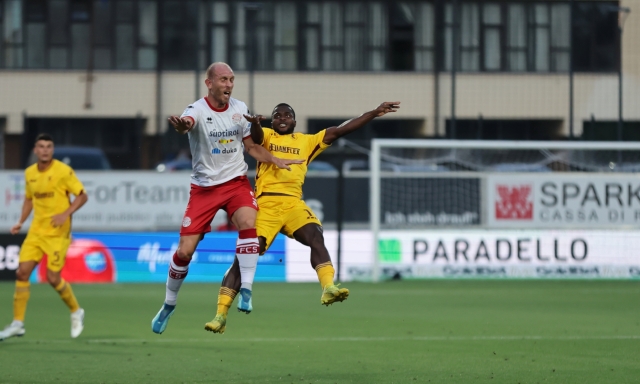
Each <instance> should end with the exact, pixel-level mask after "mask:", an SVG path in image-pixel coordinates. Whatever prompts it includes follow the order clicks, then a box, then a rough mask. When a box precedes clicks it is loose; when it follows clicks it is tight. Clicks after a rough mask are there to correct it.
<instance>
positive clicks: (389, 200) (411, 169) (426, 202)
mask: <svg viewBox="0 0 640 384" xmlns="http://www.w3.org/2000/svg"><path fill="white" fill-rule="evenodd" d="M369 167H370V172H371V173H370V190H369V199H370V200H369V203H370V228H371V232H372V235H373V244H372V253H373V255H372V257H373V260H372V270H371V279H372V280H373V281H374V282H377V281H380V280H381V279H383V278H389V276H388V273H387V276H385V273H386V272H385V273H383V266H384V265H386V264H387V263H386V262H387V261H389V260H392V259H393V260H396V261H397V259H398V258H400V257H401V256H399V255H398V254H397V252H399V251H397V250H395V251H394V250H393V249H391V248H393V244H389V243H388V242H386V243H385V244H383V247H384V248H385V249H382V250H381V248H380V247H381V233H391V232H393V231H395V232H394V233H401V232H402V231H414V232H415V231H423V230H424V231H425V233H426V232H429V231H439V230H443V229H448V230H450V231H454V232H455V231H458V230H494V231H495V230H496V229H497V230H500V229H501V228H502V229H531V230H542V229H545V230H549V229H558V230H570V229H575V228H583V229H612V228H613V229H618V228H630V227H633V228H640V222H639V223H638V224H636V223H635V222H623V223H621V225H620V226H618V225H610V224H607V223H605V222H604V221H600V222H578V221H575V222H568V221H563V222H557V223H551V224H544V225H543V224H541V222H540V220H538V219H537V218H536V217H533V216H532V215H534V214H538V212H537V211H536V212H533V210H532V209H533V208H531V204H532V203H531V201H527V200H526V199H527V197H523V196H524V195H523V194H527V193H529V192H531V191H529V192H528V191H527V190H526V189H524V190H522V191H519V190H517V189H513V188H515V187H511V188H512V189H508V188H507V189H505V190H500V191H498V189H497V188H498V185H502V184H505V183H506V184H509V182H511V181H513V180H515V181H517V182H520V184H523V185H524V184H526V183H525V182H530V181H531V180H533V181H531V183H534V184H535V183H537V181H536V180H538V179H540V180H547V181H548V180H551V182H553V181H554V180H560V181H561V180H565V179H566V180H574V179H575V180H576V181H575V182H572V184H570V185H569V187H567V188H569V189H568V192H567V191H565V192H564V193H565V195H566V196H565V199H568V198H573V195H575V194H577V193H584V191H586V190H587V188H586V187H583V184H584V183H587V182H588V181H589V180H591V179H594V180H596V181H598V180H600V181H601V183H600V184H601V185H602V186H603V187H602V188H607V190H606V194H607V196H606V197H607V199H609V198H610V196H609V193H610V192H611V193H612V194H614V193H618V199H619V201H621V202H622V200H623V199H622V197H620V196H622V195H620V194H622V193H626V192H625V191H626V190H625V191H623V190H622V189H621V190H620V191H618V190H617V189H615V188H614V189H612V190H611V191H610V190H609V189H608V188H609V186H607V185H609V184H607V183H609V182H608V181H607V180H614V179H611V178H612V177H613V178H616V177H617V179H615V180H626V179H629V178H632V179H633V180H638V185H639V187H638V188H640V176H638V175H636V174H634V172H639V171H640V143H633V142H576V141H566V142H562V141H480V140H477V141H476V140H414V139H411V140H406V139H374V140H372V146H371V152H370V159H369ZM616 175H617V176H616ZM607 177H608V178H609V179H606V178H607ZM505 180H506V182H505ZM540 182H542V181H540ZM581 183H582V184H581ZM600 184H597V185H596V186H595V187H593V188H594V190H593V192H589V191H587V193H594V194H596V195H595V196H590V195H587V197H586V199H601V197H599V195H597V194H598V193H599V192H598V191H596V189H597V188H600V187H599V185H600ZM531 185H533V184H531ZM536 185H537V184H536ZM584 185H587V184H584ZM527 188H528V187H527ZM549 188H551V187H549ZM612 188H613V187H612ZM616 188H617V187H616ZM625 188H626V187H625ZM629 188H631V187H629ZM578 190H580V191H578ZM500 193H504V194H505V196H506V195H507V194H509V193H510V194H511V197H510V198H511V199H512V200H513V199H518V198H522V199H524V200H523V202H520V203H519V202H515V203H513V202H511V203H509V202H507V203H505V204H507V205H508V208H509V209H514V210H516V211H517V210H518V209H520V211H519V212H520V213H518V212H516V211H513V212H510V211H509V212H506V213H504V212H502V211H500V209H502V207H500V206H499V205H496V204H497V203H495V201H496V200H495V199H499V198H500V196H497V195H498V194H500ZM518 193H521V196H520V197H519V196H518V195H517V194H518ZM532 194H533V192H531V195H532ZM539 195H540V193H538V197H539ZM496 196H497V197H496ZM567 196H568V197H567ZM603 196H604V195H603ZM612 196H614V195H612ZM503 197H504V196H503ZM614 197H615V196H614ZM628 198H629V201H630V202H631V198H632V197H628ZM528 199H531V197H528ZM549 199H551V198H549ZM514 201H515V200H514ZM509 204H510V205H509ZM527 204H528V207H529V208H528V210H527ZM538 205H539V204H538ZM638 206H640V198H639V199H638ZM496 207H497V208H496ZM535 209H536V210H538V209H539V207H538V206H536V208H535ZM496 210H499V212H497V211H496ZM507 211H508V209H507ZM496 212H497V213H496ZM621 212H622V209H621ZM639 212H640V211H639ZM503 213H504V214H505V215H512V216H513V217H506V219H505V220H502V217H501V216H500V215H502V214H503ZM514 215H515V216H514ZM518 215H529V216H531V219H530V220H517V219H518V218H519V217H518ZM622 215H624V212H623V213H622ZM529 216H526V218H529ZM627 216H630V215H627ZM496 217H497V218H498V219H496ZM523 217H524V216H523ZM501 220H502V221H501ZM625 220H627V221H628V217H626V216H625ZM503 221H504V222H503ZM389 231H391V232H389ZM389 247H391V248H389ZM414 247H415V246H414ZM414 253H415V250H414ZM407 268H409V267H407ZM387 269H389V268H387Z"/></svg>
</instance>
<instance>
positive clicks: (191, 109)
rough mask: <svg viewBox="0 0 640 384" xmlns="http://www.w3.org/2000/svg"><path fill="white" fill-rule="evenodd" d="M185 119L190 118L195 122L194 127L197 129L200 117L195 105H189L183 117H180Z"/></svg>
mask: <svg viewBox="0 0 640 384" xmlns="http://www.w3.org/2000/svg"><path fill="white" fill-rule="evenodd" d="M183 117H190V118H191V119H192V120H193V126H194V127H195V125H196V124H197V123H198V117H199V113H198V108H196V107H195V105H193V104H189V105H188V106H187V108H185V110H184V112H182V115H180V118H183Z"/></svg>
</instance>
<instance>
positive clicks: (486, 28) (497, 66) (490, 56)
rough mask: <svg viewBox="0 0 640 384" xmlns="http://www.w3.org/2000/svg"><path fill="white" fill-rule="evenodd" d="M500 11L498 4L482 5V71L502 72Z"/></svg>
mask: <svg viewBox="0 0 640 384" xmlns="http://www.w3.org/2000/svg"><path fill="white" fill-rule="evenodd" d="M502 28H503V24H502V9H501V8H500V5H499V4H496V3H487V4H483V5H482V41H483V45H484V47H483V49H482V69H484V70H485V71H500V70H502V67H503V66H502Z"/></svg>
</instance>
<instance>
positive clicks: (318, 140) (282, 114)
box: [216, 101, 400, 328]
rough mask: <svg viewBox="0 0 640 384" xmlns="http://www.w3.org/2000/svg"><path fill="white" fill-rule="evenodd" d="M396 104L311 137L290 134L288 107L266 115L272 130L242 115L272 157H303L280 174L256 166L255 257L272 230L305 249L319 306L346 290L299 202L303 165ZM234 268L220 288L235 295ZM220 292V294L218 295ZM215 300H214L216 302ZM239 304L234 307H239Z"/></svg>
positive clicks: (317, 226)
mask: <svg viewBox="0 0 640 384" xmlns="http://www.w3.org/2000/svg"><path fill="white" fill-rule="evenodd" d="M399 104H400V102H399V101H394V102H384V103H382V104H380V105H379V106H378V107H377V108H376V109H374V110H371V111H369V112H366V113H363V114H362V115H360V116H358V117H356V118H353V119H351V120H347V121H345V122H344V123H342V124H341V125H340V126H338V127H330V128H327V129H324V130H322V131H320V132H318V133H316V134H314V135H310V134H303V133H294V129H295V127H296V113H295V112H294V110H293V108H292V107H291V106H290V105H289V104H285V103H281V104H278V105H276V107H275V108H274V109H273V112H272V115H271V119H272V120H271V121H272V125H271V126H272V128H271V129H269V128H262V127H261V126H260V120H261V119H262V116H248V115H247V116H245V118H246V119H247V120H248V121H249V122H250V123H251V137H252V139H253V141H254V142H255V143H260V144H261V145H262V146H263V147H264V148H266V149H268V150H269V151H270V152H271V153H272V154H278V156H282V157H283V158H291V159H293V158H303V159H306V161H305V162H304V163H303V164H299V165H293V166H292V167H291V168H292V172H282V171H281V170H279V169H278V168H277V167H274V166H273V165H270V164H265V163H258V166H257V168H256V188H255V190H256V196H257V197H256V199H257V200H258V206H259V208H260V210H259V211H258V218H257V221H256V227H257V232H258V239H259V242H260V254H263V253H264V252H265V251H266V250H267V249H269V246H270V245H271V243H272V242H273V240H274V239H275V237H276V235H277V234H278V232H281V231H282V232H283V233H284V234H286V235H287V236H289V237H292V238H294V239H296V240H297V241H298V242H300V243H302V244H304V245H306V246H308V247H310V248H311V266H312V267H313V268H314V269H315V270H316V273H317V274H318V280H319V281H320V285H321V287H322V295H321V297H320V303H321V304H324V305H330V304H333V303H334V302H340V301H344V300H345V299H346V298H347V297H348V296H349V290H348V289H346V288H339V287H338V286H336V285H335V284H334V282H333V278H334V274H335V270H334V268H333V264H332V263H331V257H330V256H329V251H328V250H327V248H326V246H325V245H324V237H323V235H322V224H321V223H320V220H318V218H317V217H316V215H315V214H314V213H313V211H312V210H311V208H309V206H307V204H305V202H304V201H303V200H301V198H302V184H303V183H304V178H305V176H306V173H307V166H308V165H309V163H310V162H311V161H313V160H314V159H315V158H316V157H317V156H318V155H319V154H320V153H322V152H323V151H324V150H325V149H326V148H327V147H329V146H330V145H331V144H332V143H333V142H334V141H336V140H337V139H338V138H340V137H342V136H344V135H347V134H349V133H351V132H353V131H355V130H357V129H360V128H362V127H363V126H364V125H365V124H367V123H368V122H370V121H371V120H373V119H375V118H376V117H380V116H384V115H386V114H387V113H390V112H395V111H396V110H398V108H400V105H399ZM239 277H240V268H239V266H238V264H237V262H234V264H233V265H232V267H231V269H230V270H229V271H228V272H227V274H226V275H225V277H224V279H223V281H222V286H223V288H224V287H226V288H227V289H228V290H230V291H235V290H237V289H238V287H239V286H240V280H239ZM223 294H224V291H223V289H221V290H220V295H223ZM220 297H221V296H219V300H220ZM242 305H243V303H241V302H239V303H238V309H240V310H243V309H242ZM228 308H229V307H228V306H227V307H221V306H218V315H217V316H216V318H218V317H222V318H223V319H224V320H225V321H224V324H223V328H224V325H225V324H226V316H227V311H228Z"/></svg>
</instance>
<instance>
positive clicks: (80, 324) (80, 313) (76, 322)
mask: <svg viewBox="0 0 640 384" xmlns="http://www.w3.org/2000/svg"><path fill="white" fill-rule="evenodd" d="M83 329H84V309H82V308H79V309H78V310H77V311H75V312H73V313H72V314H71V337H72V338H74V339H75V338H76V337H78V336H80V334H81V333H82V330H83Z"/></svg>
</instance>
